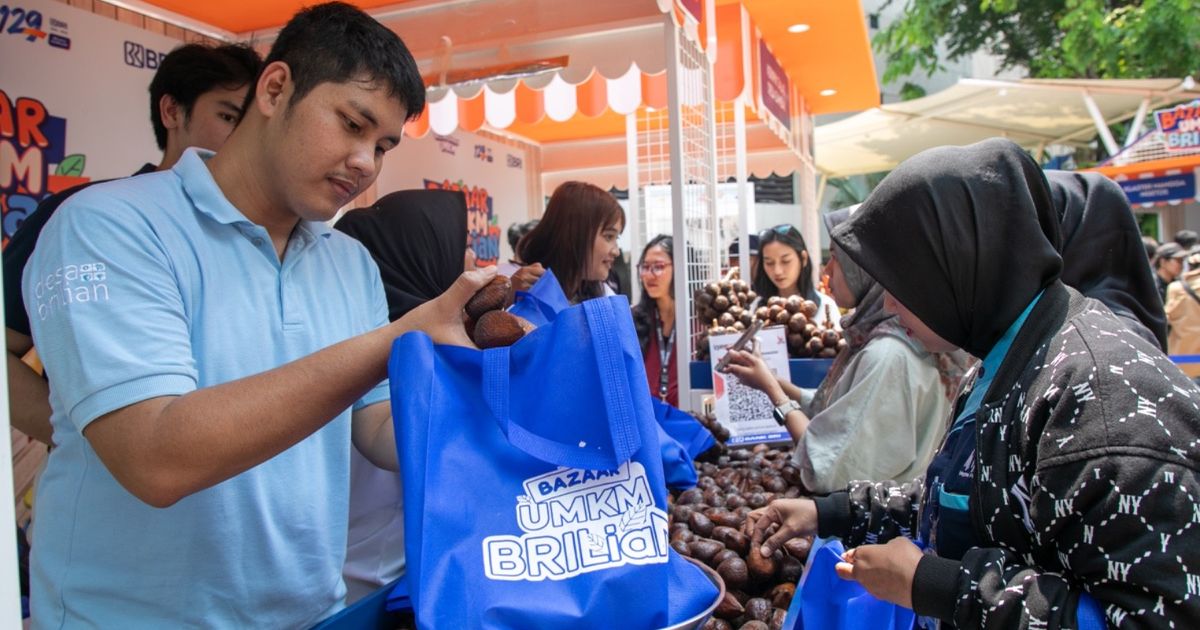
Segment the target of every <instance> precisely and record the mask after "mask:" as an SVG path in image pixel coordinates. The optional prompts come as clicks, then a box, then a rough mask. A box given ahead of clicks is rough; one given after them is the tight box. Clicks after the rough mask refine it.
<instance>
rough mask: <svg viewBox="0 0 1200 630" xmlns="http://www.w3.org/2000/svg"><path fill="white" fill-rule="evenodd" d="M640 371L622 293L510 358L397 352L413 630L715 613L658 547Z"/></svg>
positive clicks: (422, 338) (649, 621)
mask: <svg viewBox="0 0 1200 630" xmlns="http://www.w3.org/2000/svg"><path fill="white" fill-rule="evenodd" d="M642 370H643V368H642V361H641V356H640V352H639V347H638V345H637V339H636V335H635V334H634V332H633V322H632V319H631V318H630V316H629V306H628V303H627V302H626V301H625V300H624V298H619V297H617V298H601V299H597V300H589V301H587V302H584V303H583V304H581V305H579V306H575V307H570V308H567V309H565V310H563V311H561V312H559V313H557V314H556V316H555V317H554V319H553V321H549V322H548V323H546V324H544V325H542V326H541V327H540V328H538V329H537V330H535V331H533V332H531V333H529V334H528V335H527V336H526V337H525V338H524V339H522V340H521V341H519V342H517V343H516V344H515V345H514V346H512V347H511V348H494V349H490V350H484V351H479V350H474V349H469V348H457V347H448V346H436V345H434V344H433V343H432V342H431V340H430V339H429V337H427V336H426V335H424V334H421V333H409V334H407V335H404V336H403V337H401V338H400V339H398V340H397V341H396V343H395V344H394V346H393V349H392V355H391V358H390V361H389V365H388V372H389V376H390V378H391V388H392V411H393V417H394V421H395V427H396V440H397V449H398V452H399V456H400V462H401V478H402V479H403V485H404V506H405V515H404V524H405V539H406V540H405V552H406V558H407V562H408V567H407V575H406V582H407V583H406V585H405V588H404V589H403V590H404V592H405V593H406V594H407V596H408V598H409V599H410V600H411V604H412V606H413V608H414V609H415V611H416V617H417V622H418V625H419V626H420V627H421V628H566V627H570V628H612V627H638V628H656V627H663V626H667V625H670V624H673V623H676V622H678V621H681V620H684V619H687V618H689V617H691V616H694V615H695V614H697V613H699V612H701V611H702V610H704V609H705V608H706V607H707V606H708V605H709V604H711V603H712V601H713V599H714V598H715V597H716V594H717V590H716V588H715V587H714V586H713V585H712V584H711V583H710V582H709V581H708V580H707V578H705V577H704V575H703V573H701V572H700V570H699V569H697V568H696V567H695V566H693V565H691V564H689V563H688V562H687V561H686V560H684V559H683V558H682V557H680V556H678V555H676V554H674V552H673V550H670V548H669V545H668V543H667V517H666V512H665V509H666V507H667V501H666V487H665V483H664V478H663V472H662V462H661V457H660V454H659V444H658V441H657V437H656V427H655V420H654V415H653V411H652V409H651V407H650V399H649V392H648V390H647V388H646V384H645V376H644V372H643V371H642Z"/></svg>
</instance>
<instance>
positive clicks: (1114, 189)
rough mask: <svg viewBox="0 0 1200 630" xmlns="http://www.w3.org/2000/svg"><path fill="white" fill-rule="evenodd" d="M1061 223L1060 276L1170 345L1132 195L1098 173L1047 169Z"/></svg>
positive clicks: (1141, 330) (1137, 329)
mask: <svg viewBox="0 0 1200 630" xmlns="http://www.w3.org/2000/svg"><path fill="white" fill-rule="evenodd" d="M1046 179H1047V180H1048V181H1049V183H1050V193H1051V196H1052V197H1053V198H1054V207H1055V208H1056V209H1057V210H1058V217H1059V220H1060V221H1061V223H1062V248H1061V249H1060V250H1059V253H1060V254H1061V255H1062V259H1063V271H1062V281H1063V284H1066V285H1067V286H1069V287H1072V288H1074V289H1076V290H1078V291H1079V292H1080V293H1082V294H1084V295H1086V296H1087V297H1090V298H1095V299H1097V300H1100V301H1101V302H1103V303H1104V305H1105V306H1107V307H1108V308H1109V310H1111V311H1112V312H1113V314H1114V315H1116V316H1117V317H1120V318H1121V320H1122V321H1123V322H1124V323H1125V325H1126V326H1128V327H1129V329H1130V330H1132V331H1133V332H1135V333H1137V334H1139V335H1141V336H1142V337H1144V338H1145V339H1146V340H1147V341H1150V342H1151V343H1154V344H1156V345H1158V347H1159V348H1160V349H1163V350H1165V349H1166V347H1167V320H1166V317H1165V316H1164V315H1163V307H1162V300H1161V299H1160V298H1159V296H1158V286H1157V284H1156V283H1155V282H1154V270H1153V269H1152V268H1151V267H1150V265H1149V264H1148V263H1147V261H1146V253H1145V251H1146V249H1145V245H1144V244H1143V242H1142V233H1141V230H1139V229H1138V224H1137V220H1136V219H1135V218H1134V216H1133V210H1132V209H1130V207H1129V199H1128V198H1126V197H1125V193H1124V192H1123V191H1122V190H1121V187H1120V186H1118V185H1117V184H1116V183H1115V182H1113V181H1112V180H1111V179H1109V178H1107V177H1105V176H1103V175H1101V174H1099V173H1075V172H1071V171H1046Z"/></svg>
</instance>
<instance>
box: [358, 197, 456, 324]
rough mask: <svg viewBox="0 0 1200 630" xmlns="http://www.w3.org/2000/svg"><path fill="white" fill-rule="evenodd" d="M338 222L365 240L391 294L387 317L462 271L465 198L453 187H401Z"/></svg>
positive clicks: (410, 306) (441, 288) (421, 300)
mask: <svg viewBox="0 0 1200 630" xmlns="http://www.w3.org/2000/svg"><path fill="white" fill-rule="evenodd" d="M334 227H335V228H337V229H338V230H341V231H342V232H345V233H346V234H349V235H350V236H353V237H354V238H355V239H357V240H358V241H359V242H360V243H362V244H363V245H364V246H365V247H366V248H367V251H369V252H371V257H372V258H374V259H375V264H376V265H379V276H380V278H381V279H382V280H383V290H384V293H385V294H386V295H387V302H388V319H389V320H391V321H396V320H397V319H400V317H402V316H403V315H404V314H405V313H407V312H409V311H411V310H412V309H414V308H416V307H418V306H420V305H421V304H424V303H425V302H426V301H428V300H431V299H433V298H435V297H437V296H439V295H441V294H442V293H443V292H444V291H445V290H446V289H447V288H449V287H450V285H452V284H454V280H455V279H456V278H458V276H459V275H460V274H462V271H463V258H464V256H465V254H466V251H467V201H466V198H465V197H463V194H462V193H461V192H457V191H452V190H401V191H398V192H394V193H389V194H387V195H384V196H382V197H380V198H379V200H378V201H376V202H375V204H374V205H372V206H371V207H369V208H363V209H361V210H351V211H350V212H347V213H346V215H345V216H343V217H342V218H341V219H340V220H338V222H337V224H336V225H334Z"/></svg>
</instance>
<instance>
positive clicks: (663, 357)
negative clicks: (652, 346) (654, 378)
mask: <svg viewBox="0 0 1200 630" xmlns="http://www.w3.org/2000/svg"><path fill="white" fill-rule="evenodd" d="M674 346H675V328H674V327H672V328H671V336H670V337H664V336H663V329H662V320H661V319H659V320H658V360H659V363H660V372H659V374H658V398H659V400H663V401H665V400H666V399H667V385H668V384H669V383H670V361H671V350H672V349H673V348H674Z"/></svg>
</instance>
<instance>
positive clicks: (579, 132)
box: [0, 0, 879, 614]
mask: <svg viewBox="0 0 1200 630" xmlns="http://www.w3.org/2000/svg"><path fill="white" fill-rule="evenodd" d="M305 4H308V3H307V2H305V1H304V0H274V1H270V2H265V1H264V2H244V1H241V0H208V1H205V2H194V1H192V0H21V1H19V2H16V3H8V4H6V5H4V8H3V9H0V20H3V21H2V22H0V25H2V26H0V58H3V59H4V63H3V64H0V208H2V211H3V216H2V221H0V226H2V233H3V237H4V241H5V242H7V238H8V237H9V236H10V235H11V234H12V233H13V232H14V231H15V229H16V228H17V227H18V226H19V225H20V222H21V221H22V220H23V219H24V217H25V216H26V215H27V214H28V212H30V211H32V209H33V208H34V207H36V204H37V201H38V200H40V199H41V198H43V197H45V196H46V195H48V194H50V193H52V192H55V191H57V190H61V189H63V188H66V187H68V186H71V185H74V184H76V183H80V182H83V181H88V180H94V179H104V178H112V177H122V176H126V175H129V174H130V173H132V172H133V171H134V170H135V169H136V168H137V167H138V166H140V165H141V164H142V163H144V162H147V161H154V160H157V156H158V151H157V150H156V147H155V144H154V141H153V133H152V130H151V127H150V125H149V124H148V121H147V115H146V114H147V109H148V105H149V103H148V97H147V91H146V89H147V86H148V84H149V82H150V79H151V78H152V77H153V75H154V70H155V69H156V68H157V65H158V60H159V59H161V58H162V56H163V55H165V54H166V53H167V52H168V51H170V50H171V49H172V48H173V47H175V46H177V45H179V44H180V43H182V42H184V41H198V40H199V41H242V42H250V43H252V44H253V45H255V46H256V47H260V48H261V49H263V50H264V51H265V49H266V48H268V47H269V46H270V43H271V42H272V41H273V38H274V36H275V35H276V33H277V32H278V30H279V28H281V27H282V25H283V24H284V23H286V21H287V20H288V18H289V17H290V16H291V15H292V14H293V13H294V12H295V11H296V10H297V9H299V8H301V7H302V6H304V5H305ZM353 4H356V5H358V6H360V7H362V8H363V9H364V10H366V11H368V12H369V13H370V14H372V15H373V16H374V17H376V19H378V20H379V21H380V22H382V23H384V24H385V25H387V26H389V27H390V28H392V29H394V30H395V31H396V32H397V33H398V34H399V35H400V36H401V37H402V38H403V39H404V41H405V43H406V44H407V45H408V47H409V48H410V50H411V51H412V52H413V54H414V56H415V57H416V58H417V60H418V65H419V67H420V69H421V72H422V74H423V76H424V77H425V80H426V84H427V86H428V94H427V96H428V104H427V107H426V108H425V110H424V111H423V112H422V113H421V115H420V116H419V117H418V118H417V119H415V120H413V121H412V122H410V123H409V125H408V127H407V129H406V135H407V136H408V137H407V138H406V139H405V141H404V142H402V143H401V146H400V147H399V148H398V149H397V150H395V151H392V152H390V153H389V154H388V157H387V158H386V160H385V163H384V168H383V171H382V174H381V175H380V176H379V178H378V180H377V181H376V183H375V186H374V187H373V189H372V190H370V191H368V192H367V193H364V195H362V197H360V199H358V200H356V202H355V205H356V206H362V205H368V204H369V203H371V202H373V201H374V199H375V198H376V197H378V196H379V195H382V194H386V193H388V192H391V191H394V190H400V189H407V188H415V187H452V188H458V189H462V190H464V191H465V192H466V193H467V199H468V205H469V209H470V212H471V220H470V226H471V246H472V247H473V248H474V250H475V252H476V255H477V258H478V259H479V260H481V261H484V262H489V261H496V260H500V259H505V258H507V257H509V256H510V255H511V252H509V251H508V245H507V243H506V242H505V239H504V238H503V237H502V234H503V233H504V231H505V229H506V228H507V227H508V226H509V225H510V224H512V223H514V222H518V221H525V220H528V219H529V218H534V217H537V216H539V215H540V214H541V212H542V209H543V206H544V200H545V198H546V197H547V196H548V195H549V194H550V193H551V192H552V191H553V189H554V188H555V187H556V186H557V185H558V184H560V183H561V182H563V181H567V180H583V181H589V182H592V183H595V184H597V185H599V186H601V187H603V188H606V189H607V188H613V187H615V188H620V189H627V190H629V191H630V192H629V201H628V205H627V213H628V224H629V225H628V227H629V228H630V229H628V230H627V234H628V241H627V243H628V245H629V249H630V250H631V251H632V252H633V253H634V255H636V253H637V252H638V251H640V248H641V246H642V244H643V243H644V242H645V241H646V239H647V237H648V236H653V234H655V233H657V232H660V231H669V232H671V233H673V234H674V236H675V239H676V243H680V242H682V243H684V244H685V246H686V247H687V248H688V249H690V250H691V251H695V252H698V255H697V256H696V257H695V260H689V261H688V263H687V276H686V277H687V282H680V283H677V292H678V295H677V303H678V308H679V309H680V313H679V316H680V317H683V318H687V316H688V315H689V314H690V312H691V310H692V309H691V303H690V297H691V295H692V293H693V291H694V290H695V289H697V288H698V287H700V286H702V285H703V284H704V283H707V282H708V281H711V280H712V279H713V278H714V277H715V276H716V274H717V273H718V271H719V267H720V265H721V263H722V262H723V256H722V255H720V253H721V252H723V251H724V249H725V248H726V247H727V246H728V245H729V243H731V242H732V241H733V240H734V239H738V238H741V239H745V238H746V235H747V234H748V233H749V231H750V229H751V228H752V227H754V225H753V223H754V218H753V214H752V212H753V201H752V189H751V187H750V186H749V185H748V183H747V181H748V178H749V176H750V175H751V174H757V175H760V176H762V175H768V174H770V173H777V174H792V173H795V174H796V178H795V179H796V181H797V182H798V186H797V188H798V193H797V195H796V197H797V200H798V204H797V206H798V207H797V208H795V210H794V216H788V217H787V220H789V221H790V222H792V223H795V224H797V225H798V226H799V227H800V228H801V231H802V232H804V233H805V235H806V238H807V239H808V242H810V243H813V242H819V240H818V239H817V232H818V229H819V227H818V217H817V207H816V206H817V200H816V179H817V178H816V170H815V167H814V159H813V156H814V151H816V150H817V148H815V147H814V146H813V117H814V116H815V115H817V114H824V113H836V112H845V111H855V110H861V109H865V108H869V107H872V106H874V105H877V104H878V103H879V90H878V85H877V83H876V78H875V69H874V62H873V59H872V56H871V51H870V44H869V41H868V36H867V28H866V21H865V16H864V14H863V11H862V7H861V6H860V4H859V3H857V2H827V3H799V2H795V1H794V0H609V1H607V2H562V1H561V0H356V1H354V2H353ZM677 247H679V245H677ZM742 247H743V250H744V249H745V248H746V247H747V243H746V242H743V243H742ZM679 251H685V250H683V249H680V250H679ZM698 330H699V328H698V324H697V323H694V325H693V329H692V330H686V327H681V331H680V332H681V333H685V332H686V333H691V334H680V335H678V343H679V344H680V349H681V352H686V353H687V354H688V355H690V354H691V349H692V343H693V341H692V334H694V333H695V332H697V331H698ZM680 365H681V372H682V373H681V375H680V386H681V389H684V390H687V389H688V383H689V380H688V374H687V373H686V372H687V370H686V365H687V363H686V362H680ZM5 409H7V406H5ZM0 456H3V453H2V452H0ZM34 468H36V466H34ZM0 469H3V470H8V469H7V467H0ZM5 474H7V473H5ZM29 477H30V478H31V477H32V474H29ZM7 483H8V482H6V481H4V480H3V479H0V484H6V485H7ZM21 484H22V480H17V485H18V488H17V492H18V497H17V501H15V502H14V501H4V502H3V503H4V505H5V508H4V509H8V508H9V507H10V506H13V505H14V504H16V505H18V507H20V506H21V498H22V496H23V494H24V491H25V490H26V489H27V482H26V485H25V486H22V485H21ZM0 521H2V522H4V523H6V524H7V523H11V522H13V518H10V517H7V516H5V514H4V513H2V512H0ZM0 535H4V534H3V532H0ZM9 539H10V540H11V536H10V538H9ZM0 549H3V550H4V551H0V553H3V554H5V555H3V556H0V561H4V560H7V559H8V558H9V555H8V554H7V553H6V552H7V551H10V550H9V546H0ZM5 566H13V563H6V565H5ZM5 577H6V578H7V577H9V576H8V575H7V574H6V575H5ZM0 586H3V587H7V586H9V585H8V583H7V582H3V583H0ZM10 595H11V592H10V591H9V590H7V588H5V590H2V591H0V602H2V603H3V604H4V609H3V610H8V608H7V604H8V603H9V602H10V600H11V599H12V598H11V597H10ZM0 614H2V613H0Z"/></svg>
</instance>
